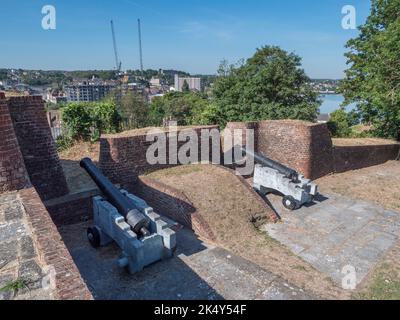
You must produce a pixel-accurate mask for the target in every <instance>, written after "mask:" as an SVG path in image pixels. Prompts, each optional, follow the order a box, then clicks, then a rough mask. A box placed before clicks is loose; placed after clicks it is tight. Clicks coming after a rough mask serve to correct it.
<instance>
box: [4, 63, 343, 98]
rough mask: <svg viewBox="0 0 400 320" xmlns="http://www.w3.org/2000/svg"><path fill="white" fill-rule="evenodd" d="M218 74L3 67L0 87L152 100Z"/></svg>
mask: <svg viewBox="0 0 400 320" xmlns="http://www.w3.org/2000/svg"><path fill="white" fill-rule="evenodd" d="M215 78H216V75H190V74H189V73H187V72H184V71H178V70H162V69H159V70H152V69H149V70H144V71H141V70H128V71H125V72H116V71H114V70H88V71H42V70H23V69H0V90H2V91H5V92H6V94H7V95H22V94H31V95H41V96H42V97H43V99H44V100H45V101H46V102H47V103H50V104H62V103H66V102H92V101H100V100H102V99H104V98H105V97H107V95H108V94H110V93H111V92H112V91H113V90H116V89H120V90H121V92H122V94H126V93H128V92H134V93H136V94H139V95H142V96H143V97H144V98H145V99H146V100H147V101H148V102H151V101H152V99H153V98H154V97H160V96H163V95H165V94H166V93H168V92H171V91H184V90H190V91H194V92H208V91H209V90H210V88H211V87H212V85H213V82H214V80H215ZM339 81H340V80H332V79H313V80H311V86H312V87H313V88H314V90H315V91H317V92H319V93H320V94H336V93H337V87H338V84H339Z"/></svg>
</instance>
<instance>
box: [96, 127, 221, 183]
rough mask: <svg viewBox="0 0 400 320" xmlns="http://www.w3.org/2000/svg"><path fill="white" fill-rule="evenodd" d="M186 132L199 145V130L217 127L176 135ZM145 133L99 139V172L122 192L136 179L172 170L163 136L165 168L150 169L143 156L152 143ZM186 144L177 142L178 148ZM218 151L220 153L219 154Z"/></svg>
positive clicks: (167, 134)
mask: <svg viewBox="0 0 400 320" xmlns="http://www.w3.org/2000/svg"><path fill="white" fill-rule="evenodd" d="M187 129H193V130H194V132H195V133H196V135H197V137H198V140H199V141H201V139H202V136H201V130H202V129H207V130H212V129H218V126H206V127H193V128H179V129H178V131H177V133H176V134H179V133H181V132H184V131H185V130H187ZM146 132H147V130H139V131H136V130H133V131H131V132H126V133H122V134H115V135H103V136H102V137H101V139H100V161H99V162H100V169H101V170H102V172H103V173H104V174H105V175H106V176H107V177H108V178H109V179H110V180H111V181H112V182H113V183H118V184H120V185H121V186H123V187H124V188H128V189H129V186H130V185H132V184H134V183H135V182H136V181H137V179H138V176H139V175H142V174H145V173H148V172H151V171H156V170H160V169H164V168H168V167H172V166H176V165H179V163H178V164H175V165H173V164H172V165H171V164H170V163H171V161H170V160H171V159H172V158H173V157H174V158H176V155H175V154H172V153H171V154H170V152H169V145H170V142H171V133H170V132H168V131H165V132H166V145H165V147H166V150H165V149H164V148H163V149H162V150H165V153H166V158H167V163H168V164H167V165H165V164H155V165H151V164H149V163H148V161H147V158H146V153H147V150H148V148H149V146H150V145H152V144H153V142H147V141H146ZM185 143H186V142H178V150H179V148H180V147H181V146H182V145H183V144H185ZM211 143H212V140H211V139H210V140H209V147H210V150H211ZM220 152H221V150H219V153H220ZM198 154H199V157H200V156H201V146H200V143H199V149H198ZM202 160H210V153H208V154H207V159H202Z"/></svg>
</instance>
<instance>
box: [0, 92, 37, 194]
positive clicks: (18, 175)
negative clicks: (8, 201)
mask: <svg viewBox="0 0 400 320" xmlns="http://www.w3.org/2000/svg"><path fill="white" fill-rule="evenodd" d="M29 185H30V182H29V178H28V174H27V171H26V168H25V164H24V161H23V157H22V154H21V151H20V148H19V145H18V141H17V137H16V135H15V132H14V128H13V125H12V121H11V117H10V113H9V109H8V105H7V100H6V99H5V96H4V93H1V92H0V193H2V192H7V191H14V190H20V189H23V188H25V187H27V186H29Z"/></svg>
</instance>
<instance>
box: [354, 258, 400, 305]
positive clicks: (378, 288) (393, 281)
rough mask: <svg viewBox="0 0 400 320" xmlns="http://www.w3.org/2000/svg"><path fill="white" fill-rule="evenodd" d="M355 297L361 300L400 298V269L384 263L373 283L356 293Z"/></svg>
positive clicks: (375, 275) (376, 273)
mask: <svg viewBox="0 0 400 320" xmlns="http://www.w3.org/2000/svg"><path fill="white" fill-rule="evenodd" d="M353 298H354V299H360V300H400V275H399V273H398V271H396V270H394V269H392V268H390V266H389V265H388V264H383V265H382V266H381V267H379V269H378V270H377V271H376V272H375V274H374V276H373V279H372V282H371V284H370V285H369V286H368V287H367V288H365V289H363V290H362V291H361V292H359V293H356V294H355V295H354V297H353Z"/></svg>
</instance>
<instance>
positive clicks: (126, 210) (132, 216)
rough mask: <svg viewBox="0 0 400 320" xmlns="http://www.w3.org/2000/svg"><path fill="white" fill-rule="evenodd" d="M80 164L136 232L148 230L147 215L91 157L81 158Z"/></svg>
mask: <svg viewBox="0 0 400 320" xmlns="http://www.w3.org/2000/svg"><path fill="white" fill-rule="evenodd" d="M80 165H81V167H82V168H83V169H85V170H86V172H87V173H88V174H89V176H90V177H91V178H92V179H93V181H94V182H95V183H96V185H97V186H98V187H99V189H100V190H101V192H102V193H103V194H104V196H105V197H106V199H107V201H108V202H110V203H111V204H112V205H113V206H114V207H115V208H116V209H117V210H118V212H119V213H120V214H121V215H122V216H123V217H124V218H125V220H127V222H128V224H129V225H130V226H131V227H132V229H133V231H134V232H135V233H136V234H138V235H139V234H142V233H146V232H147V229H146V228H147V226H148V220H147V219H146V217H145V216H144V215H143V214H142V213H140V212H139V211H137V208H136V206H135V204H134V202H133V201H131V200H130V199H129V198H127V197H126V196H124V195H123V194H122V193H121V192H120V191H119V190H118V188H116V187H115V186H114V185H113V184H112V183H111V182H110V180H108V179H107V178H106V177H105V176H104V175H103V174H102V173H101V172H100V170H99V169H98V168H97V167H96V166H95V165H94V163H93V161H92V160H91V159H89V158H84V159H82V160H81V162H80Z"/></svg>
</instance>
